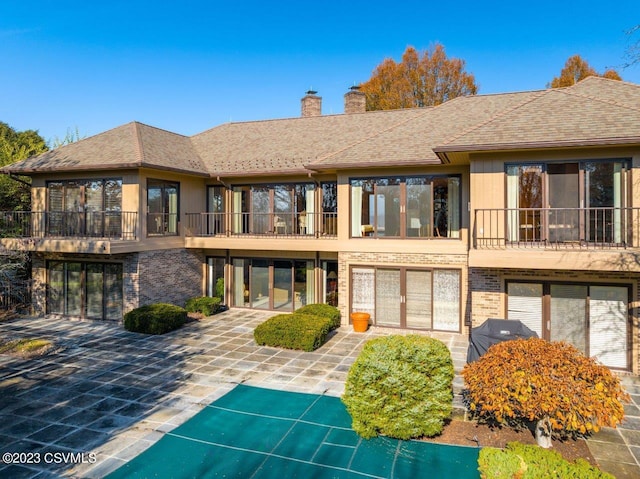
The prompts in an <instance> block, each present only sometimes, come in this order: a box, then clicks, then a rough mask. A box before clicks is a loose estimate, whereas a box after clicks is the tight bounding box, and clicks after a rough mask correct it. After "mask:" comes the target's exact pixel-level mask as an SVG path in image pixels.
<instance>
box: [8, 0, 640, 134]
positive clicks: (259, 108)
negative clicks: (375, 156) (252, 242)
mask: <svg viewBox="0 0 640 479" xmlns="http://www.w3.org/2000/svg"><path fill="white" fill-rule="evenodd" d="M637 24H640V1H638V0H617V1H615V2H607V3H603V2H595V1H590V0H585V1H580V2H573V1H571V0H567V1H564V2H558V1H557V0H555V1H547V0H538V1H536V2H518V1H508V2H467V1H457V2H443V1H440V2H428V1H425V0H422V1H395V2H393V1H389V0H385V1H381V2H379V1H376V0H370V1H361V0H351V1H346V2H345V1H333V0H326V1H316V2H306V1H304V0H300V1H267V0H261V1H248V0H247V1H243V0H235V1H234V0H228V1H224V2H223V1H195V0H181V1H179V2H178V1H176V2H173V1H158V0H155V1H147V0H144V1H143V0H139V1H136V0H125V1H123V0H109V1H104V2H98V1H90V0H89V1H87V0H84V1H65V0H56V1H44V0H42V1H38V0H33V1H25V0H16V1H14V0H1V1H0V58H1V59H2V62H3V65H4V68H3V72H2V74H0V92H2V93H1V97H0V121H3V122H5V123H8V124H9V125H11V126H12V127H14V128H16V129H17V130H25V129H35V130H38V131H39V132H40V134H41V135H42V136H43V137H44V138H45V139H46V140H49V141H51V140H54V139H55V138H56V137H57V138H63V137H64V136H65V134H66V133H67V130H68V129H71V130H75V129H76V128H77V129H78V131H79V132H80V135H81V136H91V135H94V134H96V133H100V132H101V131H104V130H107V129H110V128H114V127H116V126H118V125H121V124H123V123H127V122H129V121H132V120H137V121H141V122H143V123H147V124H150V125H153V126H157V127H159V128H164V129H167V130H170V131H174V132H177V133H181V134H185V135H192V134H195V133H198V132H201V131H204V130H206V129H209V128H212V127H214V126H216V125H218V124H220V123H224V122H228V121H245V120H260V119H269V118H282V117H295V116H299V114H300V98H301V97H302V96H303V95H304V93H305V91H306V90H308V89H310V88H313V89H314V90H318V92H319V93H318V94H319V95H320V96H322V98H323V113H325V114H328V113H342V111H343V95H344V93H345V92H346V91H347V89H348V87H349V86H351V85H353V84H354V83H359V82H363V81H366V80H367V79H368V78H369V77H370V75H371V72H372V70H373V69H374V68H375V66H376V65H378V64H379V63H380V62H381V61H382V60H383V59H384V58H386V57H392V58H394V59H396V60H399V59H400V57H401V55H402V53H403V51H404V50H405V48H406V47H407V46H408V45H412V46H414V47H416V48H417V49H418V50H424V49H427V48H429V47H430V46H431V45H433V44H434V43H435V42H440V43H442V44H443V45H444V46H445V48H446V51H447V54H448V55H449V56H450V57H458V58H462V59H464V60H465V61H466V69H467V71H468V72H470V73H473V74H474V75H475V77H476V82H477V83H478V85H479V88H480V91H479V92H480V93H499V92H509V91H522V90H531V89H541V88H544V87H545V85H546V84H547V83H548V82H549V81H550V80H551V79H552V78H553V77H554V76H556V75H558V74H559V72H560V70H561V69H562V67H563V65H564V62H565V61H566V59H567V58H568V57H569V56H571V55H574V54H580V55H581V56H582V57H583V58H584V59H586V60H587V61H588V62H589V63H590V64H591V65H592V66H593V67H594V68H595V69H596V70H598V71H603V70H604V69H605V68H609V67H613V68H616V69H618V71H619V73H620V74H621V75H622V77H623V79H625V80H627V81H631V82H634V83H640V65H636V66H633V67H630V68H627V69H624V70H623V69H621V67H622V65H623V64H624V62H625V50H626V48H627V47H628V45H629V43H630V40H634V41H636V40H638V39H639V38H640V32H637V33H636V35H635V37H629V35H627V34H626V32H627V31H628V30H629V29H631V28H632V27H633V26H634V25H637Z"/></svg>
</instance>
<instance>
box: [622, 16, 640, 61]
mask: <svg viewBox="0 0 640 479" xmlns="http://www.w3.org/2000/svg"><path fill="white" fill-rule="evenodd" d="M627 35H629V46H628V47H627V51H626V52H625V56H626V58H627V63H626V64H625V65H624V67H625V68H626V67H630V66H631V65H635V64H636V63H638V62H640V38H638V35H640V24H639V25H636V26H635V27H633V28H631V29H630V30H629V31H628V32H627ZM634 35H635V41H633V40H632V38H631V37H633V36H634Z"/></svg>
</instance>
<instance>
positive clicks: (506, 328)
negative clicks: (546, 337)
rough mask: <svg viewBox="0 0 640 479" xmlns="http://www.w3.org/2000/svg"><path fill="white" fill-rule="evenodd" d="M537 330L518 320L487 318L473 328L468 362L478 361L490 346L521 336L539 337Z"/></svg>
mask: <svg viewBox="0 0 640 479" xmlns="http://www.w3.org/2000/svg"><path fill="white" fill-rule="evenodd" d="M537 337H538V335H537V334H536V332H535V331H531V330H530V329H529V328H527V327H526V326H525V325H524V324H522V323H521V322H520V321H518V320H513V319H487V320H486V321H485V322H484V323H482V324H481V325H480V326H478V327H477V328H471V338H470V340H469V349H467V362H468V363H472V362H474V361H477V360H478V359H479V358H480V356H482V355H483V354H484V353H486V352H487V349H489V347H490V346H492V345H494V344H498V343H501V342H502V341H510V340H512V339H519V338H524V339H527V338H537Z"/></svg>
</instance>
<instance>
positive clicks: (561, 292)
mask: <svg viewBox="0 0 640 479" xmlns="http://www.w3.org/2000/svg"><path fill="white" fill-rule="evenodd" d="M507 296H508V299H507V318H508V319H517V320H520V321H522V322H523V323H524V324H525V325H526V326H527V327H528V328H529V329H531V330H533V331H535V332H536V333H537V334H538V336H539V337H541V338H545V339H548V340H550V341H565V342H568V343H570V344H572V345H573V346H575V347H576V348H577V349H578V350H580V351H581V352H583V353H584V354H585V355H587V356H594V357H596V358H597V359H598V360H599V361H600V362H601V363H603V364H604V365H606V366H609V367H612V368H619V369H628V368H629V358H628V352H629V315H628V307H629V287H628V286H624V285H622V286H621V285H593V284H567V283H548V282H515V281H514V282H509V283H507Z"/></svg>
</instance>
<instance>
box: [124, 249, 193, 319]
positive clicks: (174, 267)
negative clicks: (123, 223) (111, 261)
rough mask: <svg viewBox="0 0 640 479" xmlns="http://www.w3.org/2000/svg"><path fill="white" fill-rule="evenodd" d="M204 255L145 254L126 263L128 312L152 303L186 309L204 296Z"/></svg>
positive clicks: (184, 251) (183, 252) (180, 251)
mask: <svg viewBox="0 0 640 479" xmlns="http://www.w3.org/2000/svg"><path fill="white" fill-rule="evenodd" d="M203 263H204V255H203V253H202V251H201V250H187V249H184V248H178V249H167V250H153V251H144V252H140V253H132V254H130V255H127V259H126V260H125V262H124V271H123V275H124V277H123V282H124V312H125V313H126V312H127V311H130V310H132V309H135V308H137V307H140V306H144V305H147V304H152V303H171V304H175V305H178V306H184V303H185V301H186V300H187V299H189V298H193V297H195V296H202V284H203V282H202V272H203V266H202V265H203Z"/></svg>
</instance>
